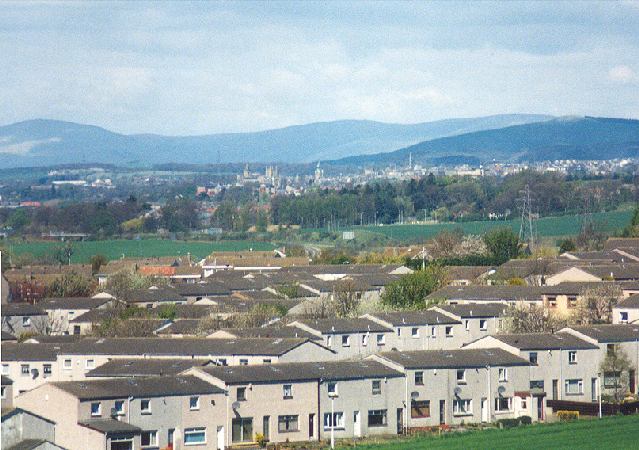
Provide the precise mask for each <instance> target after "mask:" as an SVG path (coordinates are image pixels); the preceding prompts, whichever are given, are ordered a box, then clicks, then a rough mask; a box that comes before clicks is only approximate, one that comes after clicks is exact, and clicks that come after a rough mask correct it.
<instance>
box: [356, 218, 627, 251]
mask: <svg viewBox="0 0 639 450" xmlns="http://www.w3.org/2000/svg"><path fill="white" fill-rule="evenodd" d="M591 217H592V220H593V221H594V222H595V223H598V224H601V227H602V228H603V229H604V230H605V231H607V232H609V233H614V232H615V231H617V230H620V229H622V228H623V227H624V226H626V225H627V224H628V222H629V221H630V218H631V217H632V211H631V210H620V211H611V212H603V213H595V214H592V216H591ZM583 220H584V217H583V216H580V215H567V216H554V217H543V218H540V219H539V220H537V221H536V223H535V226H536V232H537V234H538V235H539V237H542V238H544V237H546V238H548V237H562V236H570V235H576V234H579V231H580V228H581V225H582V223H583ZM504 226H507V227H510V228H512V229H513V230H515V232H518V231H519V226H520V220H519V219H514V220H499V221H487V220H486V221H478V222H455V223H453V222H448V223H438V224H427V225H384V226H377V227H376V226H362V227H359V226H358V227H353V228H348V229H349V230H354V231H355V236H356V237H357V236H358V235H361V234H362V233H376V234H383V235H384V236H386V237H388V238H391V239H394V240H397V241H399V242H407V243H408V242H421V241H423V240H425V239H430V238H432V237H433V236H435V235H436V234H437V233H439V232H440V231H442V230H446V229H454V228H461V229H462V230H463V231H464V233H465V234H483V233H485V232H486V231H488V230H490V229H491V228H495V227H504Z"/></svg>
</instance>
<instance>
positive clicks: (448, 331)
mask: <svg viewBox="0 0 639 450" xmlns="http://www.w3.org/2000/svg"><path fill="white" fill-rule="evenodd" d="M446 337H447V338H449V337H453V327H452V326H447V327H446Z"/></svg>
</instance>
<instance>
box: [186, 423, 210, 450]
mask: <svg viewBox="0 0 639 450" xmlns="http://www.w3.org/2000/svg"><path fill="white" fill-rule="evenodd" d="M200 433H203V434H204V440H203V441H200V442H186V436H187V435H189V434H200ZM184 445H186V446H191V445H206V427H189V428H185V429H184Z"/></svg>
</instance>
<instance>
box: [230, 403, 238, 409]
mask: <svg viewBox="0 0 639 450" xmlns="http://www.w3.org/2000/svg"><path fill="white" fill-rule="evenodd" d="M231 408H233V409H240V402H233V403H231Z"/></svg>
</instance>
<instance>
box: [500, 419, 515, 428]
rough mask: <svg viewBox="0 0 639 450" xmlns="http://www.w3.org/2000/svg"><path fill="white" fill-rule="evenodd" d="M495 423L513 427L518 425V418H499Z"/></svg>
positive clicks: (501, 426)
mask: <svg viewBox="0 0 639 450" xmlns="http://www.w3.org/2000/svg"><path fill="white" fill-rule="evenodd" d="M497 425H499V427H500V428H515V427H518V426H519V419H499V420H498V421H497Z"/></svg>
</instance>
